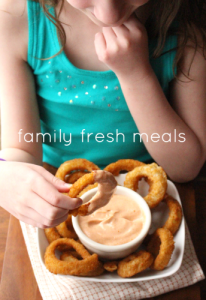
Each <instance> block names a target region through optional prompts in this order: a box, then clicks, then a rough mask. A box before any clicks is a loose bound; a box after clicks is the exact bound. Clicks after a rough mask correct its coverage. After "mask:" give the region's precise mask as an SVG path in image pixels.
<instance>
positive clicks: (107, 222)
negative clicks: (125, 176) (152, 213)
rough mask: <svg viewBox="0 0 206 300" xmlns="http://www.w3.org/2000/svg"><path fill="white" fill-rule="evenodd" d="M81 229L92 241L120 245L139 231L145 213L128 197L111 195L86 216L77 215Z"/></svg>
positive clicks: (130, 239) (135, 235) (134, 236)
mask: <svg viewBox="0 0 206 300" xmlns="http://www.w3.org/2000/svg"><path fill="white" fill-rule="evenodd" d="M78 220H79V225H80V227H81V229H82V231H83V232H84V233H85V234H86V235H87V236H88V237H89V238H90V239H92V240H93V241H95V242H97V243H100V244H103V245H110V246H114V245H122V244H125V243H128V242H130V241H132V240H133V239H135V238H136V237H137V236H138V235H139V234H140V232H141V230H142V228H143V224H144V222H145V215H144V213H143V211H142V210H141V208H140V207H139V205H138V204H137V203H136V202H135V201H134V200H132V199H131V198H129V197H126V196H123V195H116V194H115V195H113V196H112V198H111V199H110V201H109V203H107V204H106V205H105V206H104V207H101V208H99V209H97V210H95V211H94V212H93V213H92V214H90V215H87V216H79V217H78Z"/></svg>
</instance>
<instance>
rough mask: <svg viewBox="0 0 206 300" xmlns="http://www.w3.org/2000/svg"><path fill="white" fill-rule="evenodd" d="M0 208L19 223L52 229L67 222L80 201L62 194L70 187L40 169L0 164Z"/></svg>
mask: <svg viewBox="0 0 206 300" xmlns="http://www.w3.org/2000/svg"><path fill="white" fill-rule="evenodd" d="M0 170H1V173H0V194H1V198H0V205H1V206H2V207H3V208H4V209H6V210H8V211H9V212H10V213H11V214H12V215H14V216H15V217H16V218H18V219H20V220H21V221H23V222H25V223H28V224H31V225H33V226H37V227H40V228H47V227H54V226H56V225H58V224H60V223H62V222H64V221H65V220H66V219H67V216H68V212H69V210H71V209H74V208H76V207H79V206H80V205H81V204H82V200H81V199H79V198H70V197H68V196H66V195H63V194H62V193H63V192H65V193H66V192H68V191H69V187H68V185H67V184H65V183H64V182H63V181H61V180H60V179H58V178H56V177H54V176H53V175H52V174H50V173H49V172H48V171H46V170H45V169H44V168H43V167H40V166H36V165H32V164H26V163H19V162H1V163H0Z"/></svg>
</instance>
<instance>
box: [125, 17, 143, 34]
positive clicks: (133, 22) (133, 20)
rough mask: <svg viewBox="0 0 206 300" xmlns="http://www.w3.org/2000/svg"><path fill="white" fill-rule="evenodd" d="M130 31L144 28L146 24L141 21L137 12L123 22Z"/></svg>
mask: <svg viewBox="0 0 206 300" xmlns="http://www.w3.org/2000/svg"><path fill="white" fill-rule="evenodd" d="M122 26H124V27H125V28H127V29H128V30H129V31H131V32H132V31H134V29H135V28H142V27H144V25H143V24H142V23H141V22H140V21H139V19H138V18H137V16H136V15H135V14H133V15H131V17H130V18H129V19H128V20H127V21H125V22H124V24H122Z"/></svg>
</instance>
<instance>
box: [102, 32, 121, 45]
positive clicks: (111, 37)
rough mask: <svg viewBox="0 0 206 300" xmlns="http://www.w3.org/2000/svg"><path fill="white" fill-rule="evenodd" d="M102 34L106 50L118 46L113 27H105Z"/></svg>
mask: <svg viewBox="0 0 206 300" xmlns="http://www.w3.org/2000/svg"><path fill="white" fill-rule="evenodd" d="M102 33H103V35H104V38H105V41H106V48H107V49H108V48H110V49H111V48H114V47H115V46H116V44H117V36H116V34H115V32H114V30H113V29H112V28H111V27H103V29H102Z"/></svg>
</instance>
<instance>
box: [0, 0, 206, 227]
mask: <svg viewBox="0 0 206 300" xmlns="http://www.w3.org/2000/svg"><path fill="white" fill-rule="evenodd" d="M1 2H2V4H1V12H0V14H1V15H0V38H1V41H0V44H1V47H0V65H1V70H0V91H1V94H0V98H1V103H2V104H1V109H2V116H1V121H2V152H1V157H2V158H4V159H5V160H6V162H5V161H1V162H0V164H1V173H0V191H1V200H0V201H1V205H2V207H4V208H5V209H7V210H8V211H9V212H10V213H12V214H13V215H14V216H16V217H17V218H19V219H20V220H22V221H24V222H27V223H29V224H32V225H34V226H38V227H42V228H45V227H51V226H52V227H53V226H55V225H57V224H59V223H61V222H63V221H64V220H65V219H66V218H67V214H68V210H69V209H73V208H75V207H77V206H79V205H80V204H81V199H78V198H76V199H70V198H68V197H66V196H64V195H63V194H61V192H66V191H68V187H67V185H66V184H64V183H63V182H61V181H59V180H57V179H56V178H55V177H53V176H52V175H51V174H49V173H48V172H47V171H46V170H45V169H43V168H42V167H41V165H42V143H41V139H40V137H42V139H43V142H44V144H43V161H45V162H47V163H49V164H51V165H53V166H55V167H58V166H59V165H60V164H61V163H62V162H63V161H65V160H68V159H73V158H78V157H81V158H87V159H89V160H91V161H93V162H94V163H96V164H98V165H100V166H102V167H104V166H105V165H107V164H109V163H111V162H114V161H115V160H117V159H120V158H134V159H139V160H142V161H147V160H149V159H151V157H152V158H153V159H154V160H155V161H157V163H158V164H160V165H161V166H162V167H163V168H164V169H165V171H166V172H167V174H168V175H169V176H170V178H171V179H172V180H174V181H177V182H185V181H188V180H191V179H193V178H194V177H195V176H196V175H197V174H198V172H199V170H200V168H201V167H202V165H203V163H204V161H205V153H206V151H205V150H206V126H205V121H206V99H205V98H206V85H205V82H206V63H205V47H206V31H205V30H206V26H205V20H206V18H205V1H198V0H193V1H183V0H178V1H177V0H170V1H165V0H158V1H157V0H154V1H152V0H151V1H148V0H102V1H99V0H67V1H63V0H60V1H58V0H50V1H49V0H48V1H47V0H39V1H32V0H28V1H27V2H26V0H20V1H14V0H9V1H8V0H3V1H1ZM40 126H41V129H40ZM137 128H138V129H137ZM41 131H42V133H43V135H41V134H40V132H41ZM142 140H143V141H144V143H143V142H142Z"/></svg>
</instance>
